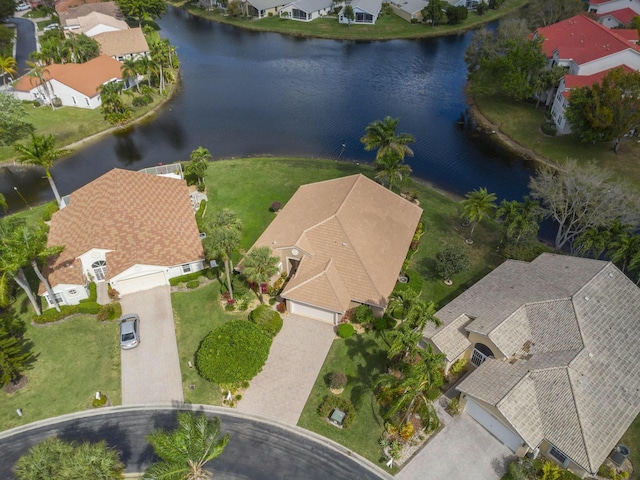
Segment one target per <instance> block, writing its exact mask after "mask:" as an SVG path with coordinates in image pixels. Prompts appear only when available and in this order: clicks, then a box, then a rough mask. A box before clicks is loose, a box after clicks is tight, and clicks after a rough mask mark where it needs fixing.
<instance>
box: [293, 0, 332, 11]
mask: <svg viewBox="0 0 640 480" xmlns="http://www.w3.org/2000/svg"><path fill="white" fill-rule="evenodd" d="M332 3H333V2H332V0H298V1H297V2H293V6H294V7H295V8H297V9H299V10H302V11H303V12H306V13H313V12H317V11H318V10H322V9H323V8H328V7H330V6H331V5H332Z"/></svg>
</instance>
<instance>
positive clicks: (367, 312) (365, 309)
mask: <svg viewBox="0 0 640 480" xmlns="http://www.w3.org/2000/svg"><path fill="white" fill-rule="evenodd" d="M351 321H352V322H353V323H359V324H363V323H371V322H372V321H373V312H372V311H371V307H370V306H369V305H364V304H363V305H358V307H357V308H356V309H355V310H354V311H353V316H352V317H351Z"/></svg>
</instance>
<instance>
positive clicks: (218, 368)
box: [196, 320, 271, 385]
mask: <svg viewBox="0 0 640 480" xmlns="http://www.w3.org/2000/svg"><path fill="white" fill-rule="evenodd" d="M269 348H271V338H270V337H269V336H268V335H266V334H265V333H264V332H263V331H262V330H261V329H260V327H258V326H257V325H255V324H253V323H251V322H247V321H246V320H232V321H230V322H227V323H225V324H223V325H221V326H220V327H218V328H216V329H215V330H213V331H212V332H211V333H209V335H207V336H206V337H204V339H203V340H202V342H201V343H200V347H199V348H198V351H197V352H196V367H197V369H198V373H199V374H200V375H201V376H202V377H204V378H206V379H207V380H209V381H212V382H215V383H217V384H218V385H233V384H238V383H241V382H244V381H249V380H251V379H252V378H253V377H255V376H256V375H257V374H258V373H259V372H260V370H262V367H263V365H264V363H265V362H266V361H267V357H268V356H269Z"/></svg>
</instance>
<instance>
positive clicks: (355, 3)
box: [351, 0, 382, 15]
mask: <svg viewBox="0 0 640 480" xmlns="http://www.w3.org/2000/svg"><path fill="white" fill-rule="evenodd" d="M351 6H352V7H353V8H354V9H355V8H359V9H360V10H362V11H364V12H367V13H370V14H371V15H378V14H379V13H380V10H381V9H382V0H352V1H351Z"/></svg>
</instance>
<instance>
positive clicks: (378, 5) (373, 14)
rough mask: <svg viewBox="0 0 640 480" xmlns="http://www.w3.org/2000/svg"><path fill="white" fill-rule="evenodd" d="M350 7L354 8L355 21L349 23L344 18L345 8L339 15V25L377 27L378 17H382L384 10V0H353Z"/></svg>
mask: <svg viewBox="0 0 640 480" xmlns="http://www.w3.org/2000/svg"><path fill="white" fill-rule="evenodd" d="M350 5H351V7H352V8H353V14H354V19H353V21H352V22H351V21H349V19H347V18H346V17H345V16H344V8H343V9H342V10H340V13H338V22H339V23H347V24H348V23H353V24H356V25H357V24H365V25H375V23H376V20H378V15H380V10H382V0H352V2H351V3H350Z"/></svg>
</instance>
